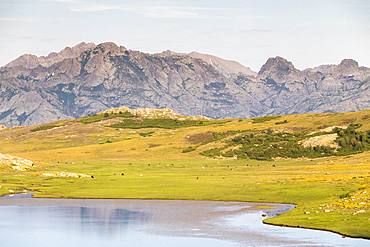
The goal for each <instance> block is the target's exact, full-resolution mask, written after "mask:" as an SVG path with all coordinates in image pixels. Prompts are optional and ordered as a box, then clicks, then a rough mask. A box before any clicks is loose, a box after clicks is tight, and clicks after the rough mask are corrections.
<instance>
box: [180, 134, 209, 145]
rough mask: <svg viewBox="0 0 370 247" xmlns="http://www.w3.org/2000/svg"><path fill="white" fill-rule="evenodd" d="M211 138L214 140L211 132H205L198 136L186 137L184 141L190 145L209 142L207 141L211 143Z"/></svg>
mask: <svg viewBox="0 0 370 247" xmlns="http://www.w3.org/2000/svg"><path fill="white" fill-rule="evenodd" d="M213 138H214V135H213V133H212V132H205V133H199V134H194V135H189V136H186V140H187V141H188V142H190V143H191V144H199V143H203V142H209V141H212V140H213Z"/></svg>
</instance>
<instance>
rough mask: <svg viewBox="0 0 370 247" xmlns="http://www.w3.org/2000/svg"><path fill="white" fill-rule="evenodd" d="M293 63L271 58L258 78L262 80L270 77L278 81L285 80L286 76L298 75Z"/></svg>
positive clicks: (280, 58)
mask: <svg viewBox="0 0 370 247" xmlns="http://www.w3.org/2000/svg"><path fill="white" fill-rule="evenodd" d="M298 72H299V70H297V69H296V68H295V67H294V65H293V64H292V62H290V61H288V60H286V59H285V58H282V57H279V56H277V57H271V58H269V59H268V60H267V62H266V63H265V64H264V65H263V66H262V67H261V69H260V71H259V72H258V76H259V77H261V78H267V77H270V78H272V79H276V80H283V79H284V78H285V77H286V76H288V75H290V74H292V73H298Z"/></svg>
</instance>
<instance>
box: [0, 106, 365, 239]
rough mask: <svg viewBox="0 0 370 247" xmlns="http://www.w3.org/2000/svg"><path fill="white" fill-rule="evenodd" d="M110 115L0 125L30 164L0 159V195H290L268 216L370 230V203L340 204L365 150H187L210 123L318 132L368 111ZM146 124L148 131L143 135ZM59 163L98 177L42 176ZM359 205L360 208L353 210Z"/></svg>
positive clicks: (354, 184) (9, 150) (5, 141)
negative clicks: (131, 123)
mask: <svg viewBox="0 0 370 247" xmlns="http://www.w3.org/2000/svg"><path fill="white" fill-rule="evenodd" d="M285 120H286V121H285ZM111 121H114V119H109V121H103V122H96V123H89V124H84V123H79V122H78V121H73V120H68V121H61V122H58V123H57V124H55V125H56V126H59V127H56V128H44V129H43V128H39V129H40V131H32V129H35V126H32V127H22V128H13V129H5V130H2V131H0V153H6V154H11V155H16V156H19V157H22V158H27V159H31V160H33V161H34V162H35V163H36V166H35V168H33V169H32V170H30V171H26V172H22V171H16V170H13V169H12V168H11V167H10V166H6V165H0V185H1V188H0V194H7V193H9V190H14V191H19V192H20V191H23V190H25V189H26V190H28V191H33V192H34V195H35V196H37V197H57V198H62V197H63V198H143V199H144V198H150V199H154V198H156V199H189V200H190V199H192V200H230V201H257V202H281V203H294V204H296V205H297V207H296V208H295V209H293V210H292V211H289V212H286V213H284V214H281V215H279V216H277V217H273V218H269V219H267V220H266V222H267V223H272V224H280V225H289V226H299V227H310V228H318V229H325V230H331V231H335V232H340V233H341V234H344V235H349V236H354V237H366V238H370V228H369V227H368V226H369V225H370V205H368V204H365V205H364V206H363V208H342V207H339V206H337V203H336V202H338V201H340V200H342V199H341V198H343V196H344V195H347V194H348V193H349V195H351V193H356V192H358V191H364V190H368V189H369V188H370V152H369V151H367V152H364V153H360V154H355V155H351V156H335V157H326V158H320V159H305V158H301V159H278V160H274V161H256V160H248V159H227V158H216V159H213V158H207V157H204V156H202V155H200V154H199V153H200V152H201V151H204V150H207V149H210V148H214V147H217V146H219V145H223V143H222V141H216V142H210V143H208V144H204V145H201V146H199V147H198V148H197V149H196V150H194V151H189V152H183V150H184V149H186V148H188V147H189V146H194V144H193V143H190V142H189V136H192V135H194V134H199V133H206V132H208V131H211V132H225V131H230V130H234V131H235V130H251V129H255V130H263V129H267V128H271V129H276V130H284V131H302V130H304V131H315V130H317V129H320V128H325V127H328V126H334V125H348V124H350V123H359V124H362V126H361V130H369V129H370V111H362V112H355V113H338V114H304V115H288V116H281V117H278V118H273V119H271V120H269V121H264V122H258V123H256V121H253V120H249V119H245V120H237V119H235V120H231V121H230V122H225V121H220V123H219V124H213V125H208V126H194V127H185V128H178V129H159V128H151V129H114V128H110V127H107V126H109V125H111V123H112V122H111ZM253 122H255V123H253ZM282 122H284V123H282ZM276 123H280V124H276ZM61 126H62V127H61ZM148 132H153V133H151V134H150V135H146V134H145V133H148ZM143 133H144V134H143ZM55 171H67V172H76V173H85V174H89V175H93V176H94V178H60V177H44V176H42V174H43V173H45V172H55ZM369 193H370V191H369ZM362 209H363V210H364V211H365V212H361V213H356V212H358V211H359V210H362Z"/></svg>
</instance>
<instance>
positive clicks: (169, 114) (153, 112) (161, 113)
mask: <svg viewBox="0 0 370 247" xmlns="http://www.w3.org/2000/svg"><path fill="white" fill-rule="evenodd" d="M123 112H129V113H130V114H132V115H134V116H136V117H141V118H148V119H177V120H208V119H209V118H207V117H204V116H199V115H198V116H197V115H196V116H183V115H180V114H178V113H177V112H175V111H174V110H172V109H169V108H162V109H155V108H137V109H130V108H128V107H118V108H112V109H109V110H105V111H103V112H102V113H108V114H111V113H123Z"/></svg>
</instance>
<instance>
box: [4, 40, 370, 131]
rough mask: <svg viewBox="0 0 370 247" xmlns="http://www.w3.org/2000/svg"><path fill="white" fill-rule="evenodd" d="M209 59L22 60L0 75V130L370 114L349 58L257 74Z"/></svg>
mask: <svg viewBox="0 0 370 247" xmlns="http://www.w3.org/2000/svg"><path fill="white" fill-rule="evenodd" d="M28 57H29V58H28ZM208 58H209V57H208V56H206V57H203V55H202V56H201V57H199V56H198V57H194V54H193V56H191V55H189V54H179V53H174V52H163V53H159V54H147V53H142V52H139V51H132V50H128V49H126V48H125V47H123V46H117V45H116V44H114V43H103V44H99V45H94V44H91V43H89V44H86V43H81V44H79V45H77V46H75V47H72V48H66V49H64V50H63V51H61V52H59V53H52V54H50V55H48V56H46V57H36V56H32V55H27V56H26V57H25V56H21V57H20V58H18V59H16V60H15V61H13V62H11V63H9V64H8V65H6V66H4V67H2V68H0V124H5V125H6V126H8V127H10V126H17V125H30V124H35V123H41V122H48V121H51V120H56V119H61V118H76V117H81V116H84V115H88V114H92V113H96V112H100V111H104V110H106V109H109V108H113V107H120V106H128V107H130V108H139V107H152V108H164V107H167V108H171V109H174V110H175V111H176V112H179V113H181V114H185V115H205V116H208V117H213V118H224V117H254V116H261V115H267V114H290V113H304V112H334V111H352V110H360V109H365V108H369V107H370V88H369V87H370V69H368V68H365V67H359V66H358V64H357V62H355V61H353V60H350V59H345V60H343V61H342V62H341V63H340V64H339V65H323V66H319V67H316V68H313V69H306V70H303V71H300V70H298V69H296V68H295V67H294V66H293V64H292V63H291V62H289V61H287V60H285V59H284V58H281V57H275V58H270V59H268V61H267V62H266V64H265V65H263V66H262V68H261V70H260V71H259V73H258V74H257V75H254V74H253V73H243V72H242V71H240V70H243V68H241V67H240V66H241V65H240V66H239V65H238V66H236V63H229V62H230V61H227V60H222V59H219V58H215V57H213V56H212V57H211V60H207V59H208ZM224 61H226V63H224ZM216 62H217V63H216ZM229 66H231V67H230V72H227V68H228V67H229ZM235 71H238V73H235Z"/></svg>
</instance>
